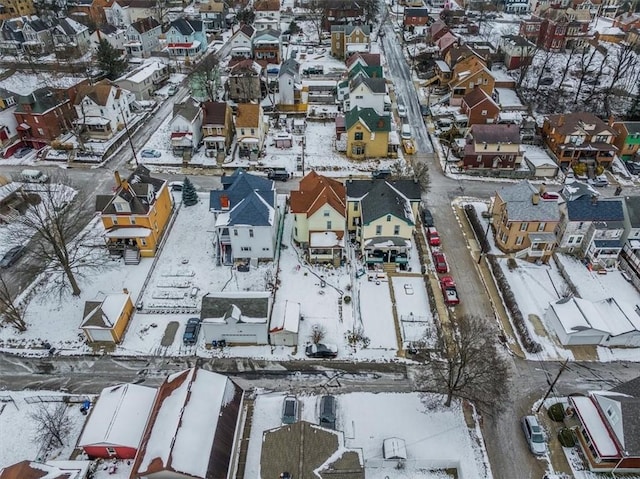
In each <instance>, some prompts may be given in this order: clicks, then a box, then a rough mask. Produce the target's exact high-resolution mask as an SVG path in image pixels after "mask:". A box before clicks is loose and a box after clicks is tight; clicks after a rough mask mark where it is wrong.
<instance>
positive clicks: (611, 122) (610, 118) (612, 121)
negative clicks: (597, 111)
mask: <svg viewBox="0 0 640 479" xmlns="http://www.w3.org/2000/svg"><path fill="white" fill-rule="evenodd" d="M615 121H616V119H615V118H614V117H613V115H611V116H609V121H608V122H607V124H608V125H609V126H613V124H614V123H615Z"/></svg>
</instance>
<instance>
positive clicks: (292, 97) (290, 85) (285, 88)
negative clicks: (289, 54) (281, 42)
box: [278, 58, 302, 105]
mask: <svg viewBox="0 0 640 479" xmlns="http://www.w3.org/2000/svg"><path fill="white" fill-rule="evenodd" d="M301 89H302V83H301V82H300V64H299V63H298V62H297V61H295V60H294V59H293V58H289V59H288V60H285V61H284V62H283V63H282V65H281V66H280V71H279V72H278V92H279V94H280V104H281V105H294V104H295V103H296V99H297V100H298V102H299V101H300V91H301Z"/></svg>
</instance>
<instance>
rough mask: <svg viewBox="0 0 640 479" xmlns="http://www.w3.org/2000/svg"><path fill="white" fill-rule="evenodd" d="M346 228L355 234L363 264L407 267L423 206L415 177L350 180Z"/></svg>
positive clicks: (347, 185) (370, 266)
mask: <svg viewBox="0 0 640 479" xmlns="http://www.w3.org/2000/svg"><path fill="white" fill-rule="evenodd" d="M345 186H346V193H347V230H348V231H349V232H350V233H353V234H354V235H355V240H356V241H357V242H358V248H359V250H360V253H361V254H362V255H363V261H364V263H365V264H366V265H367V266H368V267H369V268H372V267H375V266H376V265H380V264H383V263H389V264H395V265H396V266H398V267H400V268H403V269H404V268H406V266H407V264H408V260H409V256H410V255H411V248H412V246H411V245H412V244H413V232H414V230H415V226H416V224H417V218H418V208H419V205H420V194H421V192H420V184H419V183H418V182H416V181H413V180H397V181H387V180H351V179H350V180H347V182H346V184H345Z"/></svg>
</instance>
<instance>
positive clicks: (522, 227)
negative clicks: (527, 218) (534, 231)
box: [520, 223, 529, 231]
mask: <svg viewBox="0 0 640 479" xmlns="http://www.w3.org/2000/svg"><path fill="white" fill-rule="evenodd" d="M527 228H529V223H520V231H527Z"/></svg>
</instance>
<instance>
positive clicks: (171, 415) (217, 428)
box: [131, 368, 244, 479]
mask: <svg viewBox="0 0 640 479" xmlns="http://www.w3.org/2000/svg"><path fill="white" fill-rule="evenodd" d="M243 398H244V393H243V391H242V389H240V388H239V387H238V386H236V385H235V384H234V383H233V381H231V380H230V379H229V378H227V377H226V376H223V375H221V374H218V373H214V372H209V371H205V370H204V369H196V368H193V369H187V370H186V371H181V372H177V373H173V374H171V375H170V376H168V377H167V379H166V380H165V381H164V382H163V383H162V385H161V386H160V387H159V388H158V393H157V395H156V399H155V401H154V404H153V407H152V408H151V415H150V416H149V420H148V422H147V425H146V427H145V431H144V433H143V436H142V441H141V443H140V446H139V448H138V454H137V456H136V459H135V461H134V463H133V466H132V471H131V477H137V478H152V477H190V478H192V479H209V478H213V477H215V478H219V477H227V474H228V471H229V469H230V468H231V470H234V465H233V462H232V461H233V458H234V457H235V453H236V451H235V448H236V435H237V434H239V433H238V432H237V429H238V427H239V426H240V425H241V424H242V423H243V421H244V415H243V412H242V411H243ZM194 440H195V443H194ZM194 444H195V446H194Z"/></svg>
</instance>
